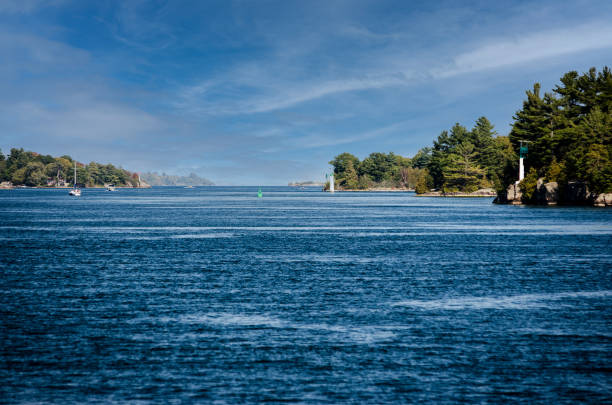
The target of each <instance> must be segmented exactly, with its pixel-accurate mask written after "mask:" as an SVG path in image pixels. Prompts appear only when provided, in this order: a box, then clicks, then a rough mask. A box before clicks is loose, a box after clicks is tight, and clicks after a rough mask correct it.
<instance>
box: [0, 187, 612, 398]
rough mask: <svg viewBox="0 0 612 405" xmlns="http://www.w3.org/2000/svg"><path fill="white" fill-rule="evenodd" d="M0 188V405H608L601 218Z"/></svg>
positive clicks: (609, 312)
mask: <svg viewBox="0 0 612 405" xmlns="http://www.w3.org/2000/svg"><path fill="white" fill-rule="evenodd" d="M263 191H264V197H263V198H262V199H258V198H257V197H256V195H257V188H231V187H228V188H223V187H210V188H196V189H183V188H154V189H151V190H120V191H118V192H116V193H109V192H106V191H103V190H90V189H86V190H83V195H82V197H80V198H74V197H69V196H68V194H67V191H65V190H11V191H2V192H0V243H1V246H0V267H1V272H2V273H1V274H2V277H1V283H0V286H1V291H0V305H1V307H0V323H1V324H0V326H1V331H0V346H1V353H2V356H1V358H0V362H1V363H0V402H8V403H20V402H28V403H31V402H45V403H49V402H55V403H69V402H139V401H143V402H149V401H155V402H160V403H168V402H175V403H176V402H204V403H206V402H213V401H218V402H220V403H236V402H264V401H266V402H303V403H345V402H351V403H363V402H370V403H390V402H393V403H396V402H438V403H454V402H469V403H473V402H507V401H512V402H513V401H524V402H529V403H532V402H542V403H576V402H582V401H584V402H591V403H602V402H606V401H608V402H609V401H612V393H611V391H612V277H611V268H612V210H609V209H608V210H607V209H593V208H529V207H516V206H497V205H493V204H491V199H488V198H487V199H435V198H418V197H415V196H414V195H413V194H410V193H395V194H394V193H380V194H366V193H344V194H338V193H337V194H335V195H330V194H327V193H321V192H318V191H316V190H315V189H310V190H305V191H299V190H295V189H291V188H288V187H279V188H264V189H263Z"/></svg>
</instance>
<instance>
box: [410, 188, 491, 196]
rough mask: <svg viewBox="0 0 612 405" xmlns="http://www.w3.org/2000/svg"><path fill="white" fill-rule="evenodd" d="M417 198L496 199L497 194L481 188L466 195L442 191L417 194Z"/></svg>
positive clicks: (489, 189) (458, 192)
mask: <svg viewBox="0 0 612 405" xmlns="http://www.w3.org/2000/svg"><path fill="white" fill-rule="evenodd" d="M416 196H417V197H495V196H497V193H496V192H495V190H493V189H492V188H481V189H480V190H476V191H474V192H472V193H464V192H461V191H455V192H447V193H445V192H442V191H430V192H427V193H422V194H417V195H416Z"/></svg>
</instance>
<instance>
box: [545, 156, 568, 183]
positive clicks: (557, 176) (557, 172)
mask: <svg viewBox="0 0 612 405" xmlns="http://www.w3.org/2000/svg"><path fill="white" fill-rule="evenodd" d="M564 169H565V167H564V164H563V163H558V162H557V159H556V158H554V159H553V160H552V162H550V165H549V166H548V169H547V170H546V181H547V182H551V181H556V182H559V181H561V179H562V178H563V172H564Z"/></svg>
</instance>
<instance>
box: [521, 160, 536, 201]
mask: <svg viewBox="0 0 612 405" xmlns="http://www.w3.org/2000/svg"><path fill="white" fill-rule="evenodd" d="M538 177H539V176H538V172H537V170H536V169H534V168H533V167H532V168H531V169H529V171H528V172H527V174H526V175H525V177H524V178H523V180H521V182H520V183H519V187H520V189H521V192H522V193H523V197H522V199H523V202H531V201H532V200H533V195H534V193H535V190H536V186H537V184H538Z"/></svg>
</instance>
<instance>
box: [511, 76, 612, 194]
mask: <svg viewBox="0 0 612 405" xmlns="http://www.w3.org/2000/svg"><path fill="white" fill-rule="evenodd" d="M540 90H541V86H540V84H539V83H536V84H535V85H534V86H533V90H529V91H527V92H526V95H527V99H526V100H525V101H524V102H523V107H522V108H521V109H520V110H519V111H517V112H516V114H515V115H514V117H513V118H514V124H513V126H512V131H511V132H510V136H509V137H510V141H511V143H512V146H513V148H514V150H515V151H517V150H518V148H519V145H520V142H521V141H523V142H524V144H526V145H528V153H527V156H526V159H525V170H526V176H525V179H524V180H523V182H522V183H521V184H520V187H521V190H522V191H523V198H524V199H526V200H527V201H528V200H529V199H530V198H532V196H533V190H534V189H535V184H536V182H537V180H538V178H544V179H545V181H547V182H553V181H554V182H557V183H558V185H559V188H560V191H561V193H560V194H561V195H563V194H564V193H563V189H564V188H565V187H567V185H568V183H569V182H571V181H579V182H584V183H586V184H587V185H588V188H589V190H590V191H592V192H594V193H597V194H599V193H606V192H612V142H611V141H612V72H611V71H610V69H609V68H608V67H604V68H603V70H602V71H601V72H597V70H596V69H595V68H591V69H590V70H589V71H588V72H587V73H584V74H582V75H580V74H578V73H577V72H575V71H571V72H568V73H566V74H565V75H563V77H562V78H561V83H560V84H559V85H557V86H556V87H555V88H554V89H553V91H552V92H547V93H544V95H541V94H540ZM507 184H510V183H507Z"/></svg>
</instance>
